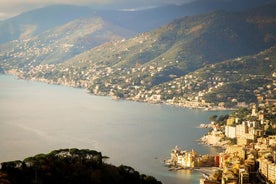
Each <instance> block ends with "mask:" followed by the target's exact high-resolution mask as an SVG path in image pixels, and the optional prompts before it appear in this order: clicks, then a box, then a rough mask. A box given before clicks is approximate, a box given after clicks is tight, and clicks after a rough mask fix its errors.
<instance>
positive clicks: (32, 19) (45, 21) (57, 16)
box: [0, 5, 93, 43]
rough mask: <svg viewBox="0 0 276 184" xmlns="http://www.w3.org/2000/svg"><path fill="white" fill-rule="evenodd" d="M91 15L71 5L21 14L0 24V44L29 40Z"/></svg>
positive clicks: (84, 9) (87, 11)
mask: <svg viewBox="0 0 276 184" xmlns="http://www.w3.org/2000/svg"><path fill="white" fill-rule="evenodd" d="M91 15H93V11H91V9H89V8H86V7H79V6H71V5H53V6H48V7H45V8H39V9H35V10H32V11H29V12H26V13H22V14H21V15H18V16H16V17H13V18H10V19H8V20H5V21H2V22H0V43H5V42H9V41H12V40H18V39H21V40H23V39H30V38H31V37H33V36H36V35H38V34H40V33H42V32H44V31H46V30H48V29H52V28H54V27H57V26H61V25H63V24H65V23H67V22H69V21H72V20H74V19H77V18H81V17H88V16H91Z"/></svg>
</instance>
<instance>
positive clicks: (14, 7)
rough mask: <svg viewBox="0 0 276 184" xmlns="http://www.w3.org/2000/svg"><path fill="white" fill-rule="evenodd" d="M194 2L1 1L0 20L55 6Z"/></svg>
mask: <svg viewBox="0 0 276 184" xmlns="http://www.w3.org/2000/svg"><path fill="white" fill-rule="evenodd" d="M190 1H193V0H58V1H57V0H0V20H4V19H7V18H10V17H13V16H16V15H18V14H20V13H22V12H26V11H29V10H32V9H35V8H41V7H43V6H47V5H53V4H57V2H58V4H73V5H85V6H91V7H97V8H104V7H108V8H110V7H114V8H118V9H119V8H122V9H125V8H133V9H135V8H146V7H152V6H159V5H164V4H184V3H187V2H190Z"/></svg>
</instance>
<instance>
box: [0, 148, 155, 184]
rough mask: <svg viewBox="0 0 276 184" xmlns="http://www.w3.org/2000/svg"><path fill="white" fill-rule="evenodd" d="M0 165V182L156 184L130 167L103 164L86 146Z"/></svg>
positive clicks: (153, 180)
mask: <svg viewBox="0 0 276 184" xmlns="http://www.w3.org/2000/svg"><path fill="white" fill-rule="evenodd" d="M1 166H2V167H1V169H0V183H14V184H17V183H20V184H21V183H40V184H44V183H45V184H48V183H59V184H62V183H64V184H69V183H82V184H86V183H95V184H102V183H103V184H106V183H113V184H116V183H118V184H121V183H125V184H140V183H145V184H160V182H159V181H157V180H156V179H155V178H153V177H147V176H145V175H140V174H139V172H137V171H135V170H134V169H133V168H131V167H128V166H120V167H115V166H112V165H109V164H105V163H103V162H102V155H101V153H100V152H97V151H94V150H88V149H81V150H79V149H76V148H73V149H60V150H55V151H52V152H50V153H49V154H38V155H35V156H33V157H29V158H26V159H24V161H11V162H4V163H1Z"/></svg>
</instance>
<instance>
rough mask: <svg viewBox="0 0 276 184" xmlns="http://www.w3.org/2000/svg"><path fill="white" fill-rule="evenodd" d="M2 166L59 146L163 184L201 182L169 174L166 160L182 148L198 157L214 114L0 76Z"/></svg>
mask: <svg viewBox="0 0 276 184" xmlns="http://www.w3.org/2000/svg"><path fill="white" fill-rule="evenodd" d="M0 90H1V91H0V162H3V161H9V160H17V159H23V158H26V157H28V156H32V155H35V154H38V153H48V152H50V151H51V150H54V149H60V148H72V147H76V148H88V149H93V150H97V151H101V152H102V154H103V155H106V156H109V157H110V160H109V162H111V163H112V164H115V165H120V164H124V165H130V166H132V167H133V168H134V169H136V170H138V171H139V172H140V173H145V174H149V175H153V176H154V177H156V178H157V179H158V180H161V181H162V182H163V183H164V184H178V183H179V184H180V183H199V182H198V178H199V177H200V174H199V173H193V172H190V171H185V172H169V171H168V168H166V167H164V166H163V163H162V162H163V160H164V159H166V158H168V157H169V156H170V150H171V149H172V148H173V147H174V146H175V145H178V146H180V147H181V148H183V149H189V150H190V149H192V148H193V149H195V150H197V151H198V152H200V153H214V152H215V151H216V150H214V149H212V148H209V147H206V146H203V145H199V144H198V143H197V142H196V141H195V140H197V139H199V138H200V137H201V136H202V135H203V134H204V133H205V131H206V130H202V129H198V128H196V127H197V126H198V125H199V124H200V123H202V122H206V121H208V119H209V117H210V116H211V115H213V114H220V113H222V112H220V113H219V112H204V111H200V110H190V109H183V108H178V107H173V106H166V105H153V104H146V103H136V102H128V101H113V100H111V99H110V98H109V97H97V96H93V95H90V94H88V93H87V92H86V91H85V90H82V89H74V88H68V87H63V86H56V85H48V84H44V83H39V82H31V81H24V80H17V79H15V78H14V77H12V76H8V75H0Z"/></svg>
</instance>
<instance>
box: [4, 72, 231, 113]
mask: <svg viewBox="0 0 276 184" xmlns="http://www.w3.org/2000/svg"><path fill="white" fill-rule="evenodd" d="M3 74H4V75H13V76H15V77H16V78H17V79H20V80H27V81H36V82H43V83H47V84H50V85H62V86H67V87H73V88H82V89H86V90H88V87H89V85H88V82H81V83H79V82H75V81H72V82H66V83H65V82H62V81H53V80H48V79H43V78H28V77H26V76H25V75H24V73H23V72H21V71H18V70H16V69H12V70H8V71H6V72H4V73H3ZM88 93H91V94H93V95H95V96H106V97H111V98H112V99H113V100H127V101H133V102H143V103H149V104H165V105H171V106H176V107H181V108H188V109H198V110H203V111H232V110H235V108H225V107H219V106H209V107H206V105H201V104H200V103H198V102H192V103H191V102H187V103H179V102H177V103H175V102H173V101H172V100H167V101H164V100H158V101H157V100H151V99H137V98H135V97H127V98H124V97H123V98H120V97H117V96H114V95H105V94H100V93H92V92H91V91H90V90H88Z"/></svg>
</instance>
